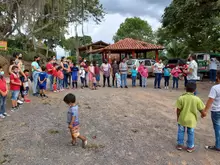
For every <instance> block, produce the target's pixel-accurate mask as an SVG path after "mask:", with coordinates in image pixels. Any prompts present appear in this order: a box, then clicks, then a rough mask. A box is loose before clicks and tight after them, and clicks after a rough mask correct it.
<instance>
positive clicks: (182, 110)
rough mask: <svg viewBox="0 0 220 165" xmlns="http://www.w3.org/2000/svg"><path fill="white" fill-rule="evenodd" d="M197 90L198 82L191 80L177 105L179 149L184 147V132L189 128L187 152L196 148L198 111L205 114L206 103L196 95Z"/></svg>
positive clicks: (202, 114)
mask: <svg viewBox="0 0 220 165" xmlns="http://www.w3.org/2000/svg"><path fill="white" fill-rule="evenodd" d="M195 91H196V84H195V83H193V82H189V83H187V85H186V93H184V94H183V95H182V96H180V97H179V99H178V100H177V102H176V107H177V122H178V135H177V149H178V150H182V149H184V148H185V147H184V134H185V131H186V129H187V135H188V140H187V152H190V153H191V152H193V151H194V150H195V145H194V128H195V127H196V124H197V119H198V115H197V111H199V112H200V113H201V116H204V111H203V110H204V108H205V105H204V103H203V102H202V100H201V99H200V98H199V97H197V96H195V95H194V92H195Z"/></svg>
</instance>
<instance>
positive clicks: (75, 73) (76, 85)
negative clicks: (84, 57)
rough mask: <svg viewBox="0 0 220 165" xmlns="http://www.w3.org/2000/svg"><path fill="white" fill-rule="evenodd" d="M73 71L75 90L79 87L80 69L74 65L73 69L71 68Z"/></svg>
mask: <svg viewBox="0 0 220 165" xmlns="http://www.w3.org/2000/svg"><path fill="white" fill-rule="evenodd" d="M71 71H72V87H73V89H74V88H75V87H76V89H77V87H78V83H77V81H78V72H79V68H78V67H77V66H76V64H75V63H74V64H73V67H72V68H71Z"/></svg>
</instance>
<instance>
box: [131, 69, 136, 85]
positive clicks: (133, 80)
mask: <svg viewBox="0 0 220 165" xmlns="http://www.w3.org/2000/svg"><path fill="white" fill-rule="evenodd" d="M131 78H132V87H136V79H137V69H136V66H134V67H133V69H132V70H131Z"/></svg>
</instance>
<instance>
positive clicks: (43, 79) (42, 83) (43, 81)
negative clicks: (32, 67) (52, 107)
mask: <svg viewBox="0 0 220 165" xmlns="http://www.w3.org/2000/svg"><path fill="white" fill-rule="evenodd" d="M41 69H42V72H40V73H39V77H38V85H39V89H40V96H41V97H47V96H46V95H45V90H46V87H47V77H48V76H47V73H46V67H45V66H42V68H41Z"/></svg>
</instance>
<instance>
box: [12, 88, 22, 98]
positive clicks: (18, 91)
mask: <svg viewBox="0 0 220 165" xmlns="http://www.w3.org/2000/svg"><path fill="white" fill-rule="evenodd" d="M19 93H20V90H16V91H11V100H18V95H19Z"/></svg>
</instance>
